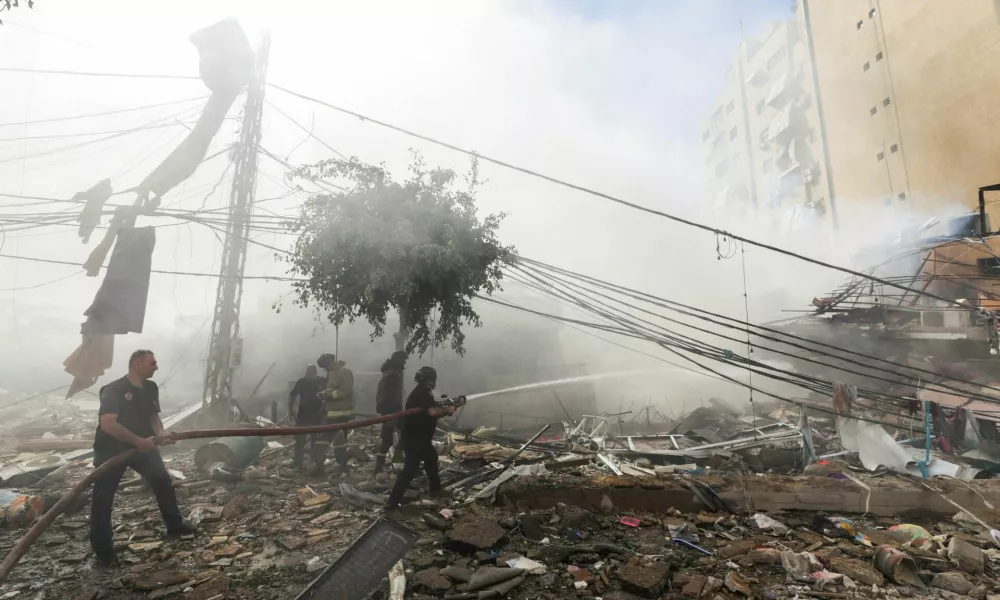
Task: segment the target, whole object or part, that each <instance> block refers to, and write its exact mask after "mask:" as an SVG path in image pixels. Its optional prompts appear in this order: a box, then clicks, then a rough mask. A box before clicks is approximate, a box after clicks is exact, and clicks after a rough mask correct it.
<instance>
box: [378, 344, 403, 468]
mask: <svg viewBox="0 0 1000 600" xmlns="http://www.w3.org/2000/svg"><path fill="white" fill-rule="evenodd" d="M405 368H406V352H402V351H396V352H393V353H392V356H390V357H389V359H388V360H387V361H385V363H384V364H383V365H382V378H381V379H379V381H378V390H377V391H376V392H375V410H376V411H378V414H380V415H391V414H392V413H397V412H399V411H401V410H403V369H405ZM395 433H396V423H395V422H393V421H387V422H385V423H382V432H381V438H382V441H381V443H380V444H379V447H378V452H377V453H376V454H375V474H376V475H378V474H379V473H381V472H382V469H383V468H384V467H385V459H386V456H387V455H388V454H389V449H390V448H392V446H393V443H394V442H395V439H394V438H395Z"/></svg>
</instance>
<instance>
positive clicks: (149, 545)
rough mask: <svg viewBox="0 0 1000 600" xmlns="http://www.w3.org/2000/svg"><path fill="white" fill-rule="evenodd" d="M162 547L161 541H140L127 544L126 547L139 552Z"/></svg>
mask: <svg viewBox="0 0 1000 600" xmlns="http://www.w3.org/2000/svg"><path fill="white" fill-rule="evenodd" d="M162 547H163V542H140V543H137V544H129V546H128V549H129V550H131V551H132V552H135V553H137V554H139V553H146V552H152V551H154V550H159V549H160V548H162Z"/></svg>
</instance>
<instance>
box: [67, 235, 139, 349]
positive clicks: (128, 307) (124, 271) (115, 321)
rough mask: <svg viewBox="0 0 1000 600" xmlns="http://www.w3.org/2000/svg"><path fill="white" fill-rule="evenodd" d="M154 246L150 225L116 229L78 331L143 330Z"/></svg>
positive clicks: (112, 331)
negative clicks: (98, 283) (108, 257)
mask: <svg viewBox="0 0 1000 600" xmlns="http://www.w3.org/2000/svg"><path fill="white" fill-rule="evenodd" d="M155 245H156V230H155V229H154V228H152V227H140V228H127V229H121V230H119V232H118V241H117V242H116V243H115V249H114V251H113V252H112V253H111V260H110V261H108V272H107V274H105V276H104V281H103V282H101V288H100V289H99V290H97V295H96V296H95V297H94V303H93V304H91V305H90V308H88V309H87V310H86V311H85V312H84V313H83V314H84V315H86V316H87V322H86V323H84V324H83V327H82V328H81V333H83V334H101V333H112V334H117V335H121V334H125V333H142V325H143V322H144V321H145V319H146V297H147V296H148V295H149V275H150V271H151V270H152V268H153V247H154V246H155Z"/></svg>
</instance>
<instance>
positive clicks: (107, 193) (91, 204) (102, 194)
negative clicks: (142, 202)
mask: <svg viewBox="0 0 1000 600" xmlns="http://www.w3.org/2000/svg"><path fill="white" fill-rule="evenodd" d="M113 192H114V190H112V189H111V180H110V179H102V180H101V181H99V182H98V183H97V184H96V185H95V186H94V187H92V188H90V189H89V190H87V191H85V192H77V193H76V194H74V195H73V201H75V202H84V203H85V205H84V207H83V212H82V213H80V229H79V234H80V237H82V238H83V243H84V244H86V243H87V242H89V241H90V235H91V234H92V233H94V228H95V227H97V225H98V224H99V223H100V222H101V214H102V212H103V211H104V204H105V203H106V202H107V201H108V200H109V199H110V198H111V194H112V193H113Z"/></svg>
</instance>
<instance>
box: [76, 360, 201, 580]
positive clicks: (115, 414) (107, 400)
mask: <svg viewBox="0 0 1000 600" xmlns="http://www.w3.org/2000/svg"><path fill="white" fill-rule="evenodd" d="M156 369H157V364H156V357H155V356H153V353H152V352H150V351H149V350H137V351H135V352H134V353H133V354H132V356H131V358H129V361H128V375H126V376H125V377H122V378H121V379H117V380H115V381H112V382H111V383H109V384H108V385H106V386H104V387H102V388H101V392H100V394H101V408H100V410H99V412H98V415H99V416H98V419H99V422H98V425H97V433H96V435H95V437H94V466H95V467H99V466H101V465H102V464H104V463H105V462H107V461H109V460H111V459H112V458H114V457H115V456H116V455H117V454H119V453H121V452H124V451H126V450H131V449H135V450H136V453H135V454H133V455H132V456H130V457H129V458H128V460H126V461H125V462H123V463H122V464H120V465H118V466H117V467H115V468H114V469H112V470H110V471H108V472H107V473H105V474H104V475H102V476H101V477H99V478H98V479H97V480H96V481H95V482H94V494H93V505H92V506H91V509H90V545H91V547H92V548H93V549H94V555H95V558H96V561H97V565H98V567H101V568H109V567H115V566H118V558H117V556H116V554H115V550H114V540H113V539H112V538H113V536H114V529H113V527H112V524H111V509H112V506H113V505H114V501H115V493H116V492H117V491H118V484H119V482H121V479H122V476H123V475H124V474H125V471H126V470H127V469H128V468H129V467H131V468H132V470H134V471H135V472H136V473H138V474H139V475H141V476H142V478H143V479H144V480H145V481H146V483H148V484H149V487H150V488H152V490H153V494H154V495H155V496H156V504H157V505H158V506H159V508H160V515H162V517H163V522H164V524H165V525H166V526H167V535H170V536H181V535H187V534H191V533H194V532H195V528H194V527H191V526H190V525H189V524H187V523H185V522H184V520H183V518H182V517H181V509H180V508H179V507H178V506H177V494H176V493H175V492H174V485H173V482H172V481H171V480H170V474H169V473H167V468H166V466H164V464H163V459H162V458H160V451H159V450H158V449H157V448H156V443H155V442H154V440H153V438H154V436H161V437H162V436H164V435H165V434H164V431H163V423H162V422H161V421H160V389H159V388H158V387H157V385H156V383H154V382H153V381H151V380H150V378H151V377H152V376H153V373H156ZM172 443H173V440H171V439H170V438H166V439H163V440H162V441H161V444H164V445H166V444H172Z"/></svg>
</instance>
